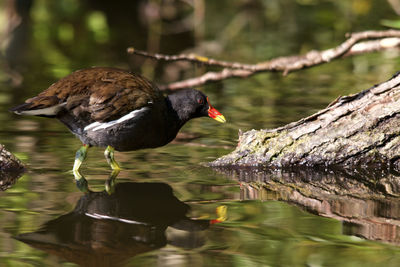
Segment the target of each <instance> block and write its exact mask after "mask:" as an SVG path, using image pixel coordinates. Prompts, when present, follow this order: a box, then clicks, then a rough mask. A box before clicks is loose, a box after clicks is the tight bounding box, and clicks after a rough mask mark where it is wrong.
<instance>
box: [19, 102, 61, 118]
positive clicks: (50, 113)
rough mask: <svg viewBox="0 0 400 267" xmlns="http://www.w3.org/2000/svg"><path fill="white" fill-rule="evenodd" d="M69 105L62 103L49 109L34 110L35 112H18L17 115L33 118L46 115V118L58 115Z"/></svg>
mask: <svg viewBox="0 0 400 267" xmlns="http://www.w3.org/2000/svg"><path fill="white" fill-rule="evenodd" d="M66 104H67V103H62V104H58V105H55V106H51V107H48V108H41V109H33V110H25V111H21V112H18V111H16V112H15V113H16V114H18V115H21V114H22V115H32V116H38V115H45V116H54V115H56V114H57V113H58V112H59V111H60V110H61V108H62V107H64V106H65V105H66Z"/></svg>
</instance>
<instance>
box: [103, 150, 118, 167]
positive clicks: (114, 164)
mask: <svg viewBox="0 0 400 267" xmlns="http://www.w3.org/2000/svg"><path fill="white" fill-rule="evenodd" d="M104 156H105V157H106V159H107V162H108V164H109V165H110V167H111V169H113V170H114V171H118V172H119V171H120V170H121V167H120V166H119V164H118V163H117V162H116V161H115V159H114V148H113V147H112V146H107V148H106V150H105V151H104Z"/></svg>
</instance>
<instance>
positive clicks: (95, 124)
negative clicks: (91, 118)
mask: <svg viewBox="0 0 400 267" xmlns="http://www.w3.org/2000/svg"><path fill="white" fill-rule="evenodd" d="M148 109H149V107H143V108H141V109H137V110H134V111H132V112H130V113H128V114H126V115H125V116H123V117H121V118H119V119H118V120H113V121H109V122H98V121H96V122H93V123H91V124H89V125H88V126H86V127H85V129H84V130H85V131H88V130H92V131H97V130H100V129H107V128H109V127H111V126H114V125H116V124H119V123H121V122H124V121H127V120H130V119H132V118H134V117H136V116H137V115H138V114H139V113H141V112H143V111H146V110H148Z"/></svg>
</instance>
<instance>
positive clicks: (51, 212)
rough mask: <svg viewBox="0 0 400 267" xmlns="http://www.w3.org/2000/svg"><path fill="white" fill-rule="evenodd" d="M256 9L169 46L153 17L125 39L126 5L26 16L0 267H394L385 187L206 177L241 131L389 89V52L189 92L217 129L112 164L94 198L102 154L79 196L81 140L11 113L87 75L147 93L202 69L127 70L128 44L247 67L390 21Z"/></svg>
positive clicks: (230, 12) (258, 174)
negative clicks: (136, 81) (17, 172)
mask: <svg viewBox="0 0 400 267" xmlns="http://www.w3.org/2000/svg"><path fill="white" fill-rule="evenodd" d="M89 2H90V1H89ZM134 2H135V1H132V3H134ZM166 2H168V1H166ZM182 2H184V1H182ZM199 2H202V1H199ZM242 2H243V3H244V2H246V1H242ZM250 2H251V1H249V3H250ZM256 2H257V3H258V4H257V5H250V4H249V5H246V6H245V8H243V7H242V6H241V5H242V4H243V3H242V4H241V1H235V4H232V5H231V1H207V2H206V4H204V9H205V13H204V14H205V15H204V14H203V15H204V16H205V17H203V18H197V19H199V20H200V24H198V25H204V27H203V28H202V27H200V26H199V29H198V28H196V30H195V33H194V34H179V33H177V31H175V32H171V29H173V30H176V28H177V27H175V26H176V25H175V24H173V25H175V26H174V27H172V26H171V25H172V23H170V22H171V21H172V19H169V21H168V22H169V23H170V24H168V23H166V24H165V25H164V24H163V26H164V27H163V28H162V27H160V25H161V24H162V23H161V22H160V21H157V19H154V18H153V20H149V21H146V23H147V24H146V23H144V24H145V26H143V25H141V26H143V28H141V27H140V25H129V27H122V26H121V24H118V23H122V25H125V26H126V23H129V22H130V20H127V19H126V20H124V18H126V17H129V16H130V17H129V18H131V14H130V13H129V14H126V13H124V12H125V10H126V12H128V11H129V8H128V7H127V6H125V2H124V5H121V6H119V5H115V8H113V9H107V10H108V11H104V10H103V11H99V10H98V9H96V10H95V11H93V10H92V9H91V7H90V5H89V4H88V6H86V5H81V4H79V1H61V0H60V1H56V2H50V1H40V0H38V1H36V2H35V5H34V6H33V8H32V11H31V14H32V15H31V16H32V20H31V22H32V28H31V30H32V37H31V38H32V41H31V43H30V46H28V47H25V48H23V49H25V50H24V52H25V53H24V58H23V60H22V61H23V64H22V67H20V68H19V72H20V73H21V75H22V78H23V82H22V84H20V85H16V84H15V81H14V85H12V84H13V83H10V77H9V75H11V74H10V73H8V72H7V71H3V72H1V73H0V80H1V84H0V86H1V88H0V104H1V105H0V143H2V144H4V145H5V146H6V148H7V149H8V150H10V151H12V152H13V153H15V154H16V155H17V156H18V157H19V158H20V159H21V160H22V161H23V162H25V163H26V164H27V167H28V171H27V173H25V174H24V175H23V176H22V177H21V178H19V180H18V181H17V182H16V184H15V185H13V186H12V187H11V188H9V189H8V190H6V191H1V192H0V266H76V264H80V265H82V266H110V265H111V266H118V265H127V266H399V265H400V247H399V245H400V236H399V233H400V228H399V226H400V212H399V204H398V203H400V202H399V200H400V198H399V197H400V192H399V189H398V188H400V185H399V184H398V182H397V181H398V180H400V179H399V177H398V176H397V174H391V173H383V174H382V173H378V174H377V173H375V172H373V171H371V172H369V171H365V172H364V173H361V174H359V175H358V176H357V177H352V176H351V175H346V174H345V173H343V172H328V173H315V172H313V171H312V170H298V171H297V172H295V173H287V172H277V171H271V170H268V169H263V170H232V169H228V170H226V169H225V170H214V169H210V168H208V167H205V166H204V164H203V163H206V162H209V161H212V160H214V159H216V158H217V157H219V156H222V155H224V154H226V153H229V152H230V151H231V150H232V149H234V147H235V145H236V142H237V133H238V130H239V129H241V130H244V131H245V130H250V129H253V128H254V129H260V128H274V127H278V126H282V125H284V124H286V123H290V122H292V121H296V120H298V119H300V118H302V117H305V116H307V115H310V114H312V113H314V112H316V111H318V110H319V109H321V108H324V107H325V106H326V105H328V104H329V103H330V102H331V101H333V100H334V99H335V98H337V97H338V96H339V95H348V94H351V93H355V92H358V91H360V90H363V89H366V88H369V87H370V86H372V85H373V84H376V83H378V82H381V81H384V80H386V79H388V78H390V77H391V75H392V74H393V73H395V72H396V71H398V69H399V63H398V55H399V52H398V51H386V52H382V53H376V54H369V55H363V56H358V57H354V58H346V59H341V60H338V61H335V62H332V63H329V64H326V65H322V66H318V67H315V68H312V69H309V70H302V71H299V72H296V73H293V74H290V75H289V76H287V77H283V76H282V75H281V74H276V73H275V74H258V75H255V76H252V77H250V78H248V79H230V80H226V81H223V82H220V83H216V84H211V85H206V86H203V87H200V88H198V89H200V90H202V91H204V92H205V93H206V94H207V95H208V96H209V98H210V101H211V103H212V104H213V106H215V107H216V108H217V109H218V110H220V111H221V112H222V113H223V114H224V115H225V117H226V119H227V123H226V124H219V123H216V122H215V121H213V120H210V119H207V118H201V119H196V120H192V121H191V122H189V123H188V124H187V125H185V127H184V128H183V129H182V131H181V134H180V135H179V136H178V138H177V139H176V140H175V141H174V142H173V143H171V144H169V145H167V146H165V147H162V148H157V149H151V150H141V151H134V152H125V153H118V152H117V153H116V155H115V157H116V159H117V161H118V162H119V163H120V164H121V166H122V169H123V170H122V171H121V172H120V173H119V175H118V177H117V178H116V180H115V183H116V184H115V187H112V188H113V189H112V190H111V191H112V192H111V191H109V192H105V191H104V190H105V185H106V183H107V181H108V179H109V176H110V174H111V170H109V166H108V164H107V163H106V161H105V159H104V157H103V150H102V149H99V148H91V149H90V150H89V152H88V153H89V154H88V158H87V160H86V161H85V162H84V164H83V167H82V168H81V171H82V174H83V175H84V177H85V178H86V180H87V182H88V185H87V186H86V185H85V184H84V183H82V184H78V185H77V184H76V183H75V181H74V176H73V174H72V172H71V169H72V165H73V160H74V154H75V152H76V150H77V149H78V148H79V147H80V143H79V140H77V139H76V138H75V137H74V136H73V135H72V134H70V133H69V132H68V130H67V129H66V128H65V127H64V126H63V125H61V123H59V122H57V121H54V120H51V119H45V118H32V117H21V116H16V115H14V114H11V113H9V112H8V111H7V110H8V108H10V107H12V106H14V105H16V104H19V103H21V101H23V100H25V99H26V98H29V97H31V96H33V95H34V94H37V93H38V92H40V91H41V90H43V89H45V88H47V87H48V86H49V85H50V84H51V83H53V82H54V81H56V80H57V79H59V78H61V77H62V76H64V75H66V74H68V73H69V72H71V71H73V70H76V69H80V68H85V67H89V66H94V65H97V66H114V67H118V66H119V67H122V68H125V69H128V68H131V69H133V70H139V71H141V72H142V73H143V74H144V75H145V76H147V77H149V78H151V79H153V78H154V79H155V80H156V82H159V83H166V82H171V81H174V80H178V79H179V78H183V76H182V75H180V74H179V73H180V72H183V71H184V72H186V74H185V75H187V77H191V76H193V75H198V74H200V73H202V72H203V71H205V70H206V69H205V68H204V67H201V66H195V67H188V66H187V65H184V66H183V67H182V66H180V65H177V66H175V65H173V64H172V67H171V66H168V68H166V69H168V72H167V71H164V72H163V71H160V68H161V67H160V66H158V65H157V64H155V63H154V62H148V61H145V62H144V63H143V60H142V61H140V60H138V59H131V58H129V57H128V56H127V55H126V54H125V49H126V47H128V46H129V45H134V46H136V47H137V46H139V48H142V49H144V50H153V51H159V50H160V51H164V52H165V51H166V52H167V53H177V51H178V52H180V51H183V50H184V49H188V48H191V47H192V46H197V47H198V48H199V50H197V53H199V54H203V55H208V56H212V57H216V58H219V59H224V60H233V59H234V60H238V61H242V62H257V61H262V60H267V59H268V58H273V57H277V56H282V55H291V54H297V53H303V52H304V51H308V50H310V49H325V48H329V47H333V46H334V45H337V44H339V43H340V42H341V41H343V38H344V37H343V36H344V33H345V32H347V31H357V30H358V31H360V30H370V29H375V28H376V27H377V26H376V25H380V24H379V23H380V20H381V19H382V18H388V19H390V18H393V17H390V16H391V14H392V13H393V12H392V11H391V9H390V7H389V6H388V5H387V4H386V5H383V4H380V3H379V4H377V3H378V1H357V3H362V5H353V6H348V5H347V4H344V2H345V1H343V3H342V2H341V1H272V0H269V1H254V3H256ZM337 2H341V3H337ZM384 2H385V1H384ZM385 3H386V2H385ZM132 5H134V4H132ZM134 6H135V5H134ZM96 8H99V7H96ZM135 8H136V6H135ZM152 8H154V5H153V7H152ZM169 8H170V7H169ZM222 8H223V10H224V14H221V12H220V11H221V10H222ZM100 10H101V8H100ZM110 10H111V11H115V14H112V12H111V11H110ZM169 10H171V9H169ZM178 11H179V10H178ZM108 12H109V13H108ZM129 12H131V11H129ZM185 12H186V11H185ZM368 12H369V13H368ZM391 12H392V13H391ZM288 13H289V14H288ZM146 14H147V13H146ZM196 14H197V13H196ZM199 14H200V15H201V13H198V14H197V15H196V16H198V15H199ZM385 16H387V17H385ZM106 17H107V20H106ZM2 18H4V17H0V19H2ZM249 18H251V19H249ZM313 18H316V19H317V20H318V23H317V24H316V21H315V20H313ZM337 18H346V19H344V20H340V21H339V20H338V19H337ZM107 21H108V24H107ZM134 22H135V23H139V22H138V21H134ZM140 22H141V23H143V20H141V21H140ZM160 23H161V24H160ZM316 25H317V26H316ZM181 26H182V25H181ZM168 27H169V28H168ZM182 27H183V26H182ZM160 28H162V30H160ZM132 29H135V30H136V31H133V30H132ZM168 29H169V32H168ZM162 31H164V32H162ZM182 31H183V30H182ZM143 35H144V36H143ZM188 36H195V37H196V38H192V37H191V38H192V39H188ZM211 40H213V42H211ZM228 40H229V42H228ZM146 43H147V44H148V46H145V45H143V44H146ZM155 43H157V45H158V46H157V45H154V44H155ZM18 55H22V53H21V54H18ZM14 64H17V63H15V62H14ZM20 64H21V62H20ZM138 66H141V67H138ZM164 67H165V66H164ZM181 68H183V69H181ZM171 69H172V71H171ZM173 70H175V72H174V71H173ZM7 73H8V74H7ZM171 73H172V74H171ZM174 75H175V76H174ZM11 76H12V75H11ZM16 77H17V78H18V76H15V75H14V76H13V78H16ZM11 80H12V79H11ZM17 80H18V79H17ZM109 185H110V183H108V184H107V188H109Z"/></svg>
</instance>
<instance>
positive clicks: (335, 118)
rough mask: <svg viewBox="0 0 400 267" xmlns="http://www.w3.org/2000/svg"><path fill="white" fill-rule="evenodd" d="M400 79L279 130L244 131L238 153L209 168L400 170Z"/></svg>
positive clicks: (340, 99)
mask: <svg viewBox="0 0 400 267" xmlns="http://www.w3.org/2000/svg"><path fill="white" fill-rule="evenodd" d="M399 133H400V73H396V74H395V75H394V76H393V77H392V78H391V79H389V80H388V81H386V82H383V83H381V84H378V85H375V86H373V87H371V88H369V89H366V90H364V91H362V92H360V93H357V94H353V95H349V96H343V97H338V98H337V99H336V100H335V101H333V102H332V103H331V104H329V105H328V107H327V108H325V109H323V110H321V111H319V112H317V113H315V114H313V115H311V116H309V117H307V118H303V119H301V120H299V121H297V122H293V123H290V124H288V125H285V126H283V127H280V128H276V129H264V130H251V131H248V132H244V133H242V132H241V131H239V142H238V145H237V147H236V149H235V150H234V151H233V152H231V153H230V154H228V155H225V156H222V157H221V158H218V159H217V160H215V161H213V162H211V163H209V165H210V166H214V167H215V166H260V165H261V166H270V167H278V168H285V167H293V166H312V167H315V166H322V167H325V166H342V167H351V168H353V167H354V166H361V167H363V166H368V165H370V164H384V165H385V166H397V165H399V162H400V160H399V159H400V136H399Z"/></svg>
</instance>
